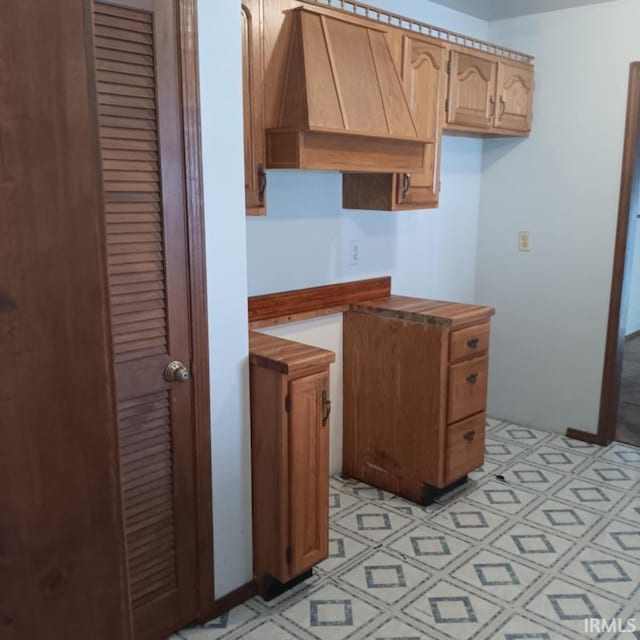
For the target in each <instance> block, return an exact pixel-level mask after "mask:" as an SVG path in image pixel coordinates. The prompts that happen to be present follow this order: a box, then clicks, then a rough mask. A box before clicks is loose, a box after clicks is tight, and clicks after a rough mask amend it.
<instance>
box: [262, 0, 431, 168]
mask: <svg viewBox="0 0 640 640" xmlns="http://www.w3.org/2000/svg"><path fill="white" fill-rule="evenodd" d="M288 14H289V15H287V17H286V20H290V21H291V25H290V36H289V41H288V48H287V51H286V55H285V56H284V61H283V66H282V70H281V73H282V74H283V77H282V80H281V84H280V87H281V93H280V94H279V96H278V100H279V102H278V103H277V113H276V119H275V122H276V125H277V126H275V127H273V128H269V129H267V131H266V145H267V168H270V169H325V170H333V171H350V172H353V171H367V172H380V173H403V172H410V171H419V170H421V169H422V168H423V167H424V158H425V146H426V144H427V143H428V142H433V140H425V139H423V138H421V136H420V134H419V132H418V128H417V126H416V123H415V121H414V119H413V116H412V114H411V111H410V109H409V104H408V102H407V98H406V96H405V93H404V89H403V87H402V82H401V79H400V76H399V74H398V70H397V69H396V67H395V65H394V64H393V60H392V58H391V53H390V51H389V47H388V45H387V42H386V39H385V36H384V33H383V32H382V31H380V30H378V29H377V28H376V27H375V25H372V26H369V25H368V24H366V23H364V22H362V21H356V20H353V19H350V18H348V17H346V18H342V17H341V16H333V15H330V14H328V13H325V12H321V11H315V10H313V9H312V8H307V7H299V8H296V9H293V10H291V11H289V12H288Z"/></svg>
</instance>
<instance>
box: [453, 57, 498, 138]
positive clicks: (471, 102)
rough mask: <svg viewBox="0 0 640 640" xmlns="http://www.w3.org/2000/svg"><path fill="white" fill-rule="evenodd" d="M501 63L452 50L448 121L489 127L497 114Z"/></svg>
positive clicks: (483, 127) (469, 125) (484, 127)
mask: <svg viewBox="0 0 640 640" xmlns="http://www.w3.org/2000/svg"><path fill="white" fill-rule="evenodd" d="M497 74H498V62H497V61H495V60H491V59H489V58H485V57H481V56H477V55H474V54H469V53H462V52H460V51H452V52H451V66H450V77H449V100H448V106H447V122H448V124H453V125H459V126H465V127H474V128H476V129H490V128H492V127H493V123H494V118H495V114H496V77H497Z"/></svg>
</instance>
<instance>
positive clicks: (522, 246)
mask: <svg viewBox="0 0 640 640" xmlns="http://www.w3.org/2000/svg"><path fill="white" fill-rule="evenodd" d="M518 250H519V251H531V236H530V235H529V232H528V231H520V233H518Z"/></svg>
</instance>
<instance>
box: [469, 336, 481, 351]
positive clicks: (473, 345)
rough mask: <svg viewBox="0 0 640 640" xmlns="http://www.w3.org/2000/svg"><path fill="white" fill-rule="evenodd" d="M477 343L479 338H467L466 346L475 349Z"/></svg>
mask: <svg viewBox="0 0 640 640" xmlns="http://www.w3.org/2000/svg"><path fill="white" fill-rule="evenodd" d="M479 343H480V338H471V340H467V347H469V349H477V348H478V344H479Z"/></svg>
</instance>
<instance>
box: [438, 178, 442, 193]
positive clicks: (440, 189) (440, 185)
mask: <svg viewBox="0 0 640 640" xmlns="http://www.w3.org/2000/svg"><path fill="white" fill-rule="evenodd" d="M441 191H442V180H438V193H440V192H441Z"/></svg>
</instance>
